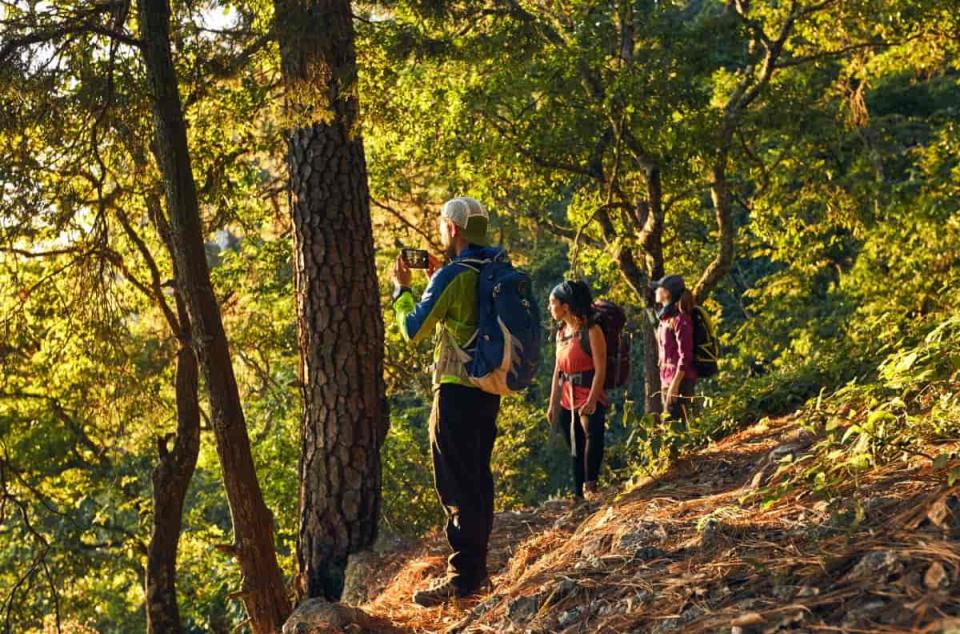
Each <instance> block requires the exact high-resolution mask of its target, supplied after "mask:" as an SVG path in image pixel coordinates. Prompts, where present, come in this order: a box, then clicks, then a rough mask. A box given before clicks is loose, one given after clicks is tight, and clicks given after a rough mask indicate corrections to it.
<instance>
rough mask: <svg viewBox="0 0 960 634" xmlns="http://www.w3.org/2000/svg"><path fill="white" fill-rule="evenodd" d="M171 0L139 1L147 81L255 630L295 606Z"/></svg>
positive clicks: (173, 235)
mask: <svg viewBox="0 0 960 634" xmlns="http://www.w3.org/2000/svg"><path fill="white" fill-rule="evenodd" d="M169 20H170V9H169V6H168V5H167V1H166V0H139V22H140V31H141V36H142V37H141V39H142V41H143V46H142V49H141V50H142V51H143V58H144V63H145V66H146V71H147V80H148V83H149V87H150V90H151V93H152V97H153V111H154V121H155V127H156V146H157V152H156V153H157V157H158V162H159V168H160V173H161V174H162V176H163V181H164V189H165V192H166V198H167V210H168V214H169V216H170V240H171V244H172V246H173V255H174V262H175V264H176V275H177V286H178V288H179V289H181V291H182V292H183V293H184V300H185V303H186V305H187V311H188V313H189V318H190V323H191V326H192V337H193V343H194V345H195V346H196V352H197V358H198V361H199V364H200V367H201V369H202V371H203V375H204V379H205V383H206V386H207V390H208V393H209V398H210V404H211V408H212V411H213V416H212V418H213V430H214V435H215V437H216V441H217V453H218V454H219V457H220V464H221V466H222V470H223V481H224V487H225V489H226V493H227V499H228V501H229V504H230V513H231V518H232V520H233V531H234V540H235V541H234V544H233V547H232V551H233V552H234V553H235V555H236V557H237V559H238V561H239V563H240V568H241V571H242V573H243V581H242V587H241V589H240V592H239V593H238V595H239V596H240V597H241V598H242V599H243V602H244V605H245V607H246V610H247V614H248V616H249V618H250V625H251V628H252V630H253V631H254V632H255V633H260V632H274V631H278V630H279V629H280V628H281V627H282V625H283V622H284V619H285V618H286V617H287V615H288V614H289V613H290V603H289V601H288V599H287V595H286V591H285V589H284V583H283V577H282V575H281V573H280V568H279V566H278V565H277V559H276V552H275V549H274V541H273V518H272V516H271V514H270V511H269V509H267V506H266V504H265V503H264V500H263V494H262V492H261V490H260V485H259V483H258V482H257V476H256V470H255V468H254V463H253V456H252V454H251V451H250V442H249V438H248V436H247V427H246V422H245V420H244V417H243V409H242V408H241V404H240V393H239V390H238V389H237V383H236V378H235V376H234V373H233V365H232V364H231V360H230V351H229V347H228V345H227V337H226V333H225V332H224V329H223V322H222V320H221V317H220V307H219V305H218V304H217V300H216V297H215V295H214V292H213V287H212V285H211V284H210V271H209V270H208V268H207V260H206V255H205V253H204V244H203V231H202V228H201V224H200V210H199V205H198V201H197V190H196V183H195V182H194V179H193V173H192V170H191V163H190V154H189V150H188V147H187V136H186V126H185V124H184V120H183V111H182V106H181V102H180V95H179V93H178V90H177V78H176V74H175V71H174V67H173V62H172V59H171V54H170V33H169Z"/></svg>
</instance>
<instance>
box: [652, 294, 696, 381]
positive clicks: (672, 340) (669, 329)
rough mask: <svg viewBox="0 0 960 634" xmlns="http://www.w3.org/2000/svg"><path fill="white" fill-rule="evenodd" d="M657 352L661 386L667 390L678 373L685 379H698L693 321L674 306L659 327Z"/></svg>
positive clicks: (661, 320)
mask: <svg viewBox="0 0 960 634" xmlns="http://www.w3.org/2000/svg"><path fill="white" fill-rule="evenodd" d="M657 352H658V353H659V359H660V384H661V385H662V386H663V389H664V390H666V389H667V388H668V387H669V386H670V383H671V382H673V377H674V376H676V374H677V372H683V374H684V376H683V378H685V379H696V378H697V370H696V368H694V367H693V319H692V318H691V317H690V315H687V314H686V313H681V312H680V311H679V310H677V308H676V307H675V306H674V307H673V308H672V309H671V310H667V311H665V314H664V315H662V316H661V317H660V325H659V326H658V327H657Z"/></svg>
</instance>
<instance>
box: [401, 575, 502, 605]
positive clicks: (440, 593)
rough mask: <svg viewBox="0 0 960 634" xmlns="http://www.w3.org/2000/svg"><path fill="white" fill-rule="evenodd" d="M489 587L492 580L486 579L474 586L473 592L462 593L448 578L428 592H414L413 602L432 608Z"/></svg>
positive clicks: (427, 590)
mask: <svg viewBox="0 0 960 634" xmlns="http://www.w3.org/2000/svg"><path fill="white" fill-rule="evenodd" d="M489 587H490V578H489V577H486V578H484V579H483V580H482V581H481V582H480V583H478V584H477V585H476V586H474V587H473V589H472V590H469V591H462V590H458V589H457V587H456V586H454V585H453V582H452V581H451V580H450V578H449V577H447V578H444V579H443V580H442V581H440V582H438V583H436V584H434V585H433V586H431V587H430V588H427V589H426V590H417V591H416V592H414V593H413V602H414V603H416V604H417V605H419V606H421V607H424V608H432V607H435V606H438V605H441V604H443V603H446V602H447V601H449V600H450V599H453V598H458V599H462V598H465V597H469V596H472V595H474V594H477V593H479V592H481V591H482V590H485V589H487V588H489Z"/></svg>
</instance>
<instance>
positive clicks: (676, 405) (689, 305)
mask: <svg viewBox="0 0 960 634" xmlns="http://www.w3.org/2000/svg"><path fill="white" fill-rule="evenodd" d="M650 288H652V289H654V290H655V291H656V299H657V303H658V304H660V305H661V307H662V308H661V309H660V311H659V312H658V313H657V317H659V325H658V327H657V350H658V353H659V360H660V393H661V394H662V396H663V409H664V411H665V412H666V413H667V414H668V415H669V416H670V417H671V418H676V419H681V420H683V421H684V423H686V422H687V415H688V409H689V406H690V404H691V403H692V401H693V390H694V387H695V386H696V384H697V370H696V368H695V367H694V364H693V318H692V317H691V315H690V312H691V311H692V310H693V306H694V303H693V295H692V294H691V293H690V291H689V290H687V288H686V286H685V285H684V283H683V278H682V277H680V276H679V275H667V276H666V277H664V278H663V279H660V280H656V281H653V282H650Z"/></svg>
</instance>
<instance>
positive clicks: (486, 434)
mask: <svg viewBox="0 0 960 634" xmlns="http://www.w3.org/2000/svg"><path fill="white" fill-rule="evenodd" d="M499 410H500V397H499V396H496V395H494V394H488V393H486V392H483V391H481V390H479V389H477V388H472V387H466V386H463V385H455V384H444V385H441V386H440V388H439V389H438V390H437V392H436V395H435V397H434V401H433V412H432V413H431V415H430V445H431V449H432V453H433V477H434V482H435V483H436V487H437V494H438V495H439V496H440V503H441V504H443V508H444V511H445V512H446V515H447V525H446V532H447V541H448V542H449V543H450V548H451V549H452V550H453V554H452V555H450V559H449V562H448V565H447V571H448V573H449V574H450V578H451V581H452V582H453V585H454V587H455V588H456V589H457V592H458V593H469V592H472V591H473V590H475V589H476V587H477V585H478V584H479V583H480V582H482V581H483V580H484V579H485V578H486V577H487V542H488V541H489V539H490V530H491V528H492V527H493V473H491V471H490V455H491V453H492V452H493V442H494V440H495V439H496V437H497V413H498V412H499Z"/></svg>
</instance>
